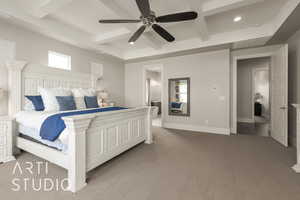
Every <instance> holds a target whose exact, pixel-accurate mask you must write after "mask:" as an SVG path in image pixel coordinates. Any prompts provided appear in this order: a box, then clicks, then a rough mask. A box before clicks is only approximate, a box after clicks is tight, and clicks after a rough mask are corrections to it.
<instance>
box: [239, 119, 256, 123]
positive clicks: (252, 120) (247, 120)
mask: <svg viewBox="0 0 300 200" xmlns="http://www.w3.org/2000/svg"><path fill="white" fill-rule="evenodd" d="M237 121H238V122H242V123H254V122H255V121H254V119H250V118H238V120H237Z"/></svg>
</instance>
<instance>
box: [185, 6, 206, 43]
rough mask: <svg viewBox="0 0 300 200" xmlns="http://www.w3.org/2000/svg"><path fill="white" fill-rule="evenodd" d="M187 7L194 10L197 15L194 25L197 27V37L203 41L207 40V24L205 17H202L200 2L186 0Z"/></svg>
mask: <svg viewBox="0 0 300 200" xmlns="http://www.w3.org/2000/svg"><path fill="white" fill-rule="evenodd" d="M188 3H189V6H190V7H191V9H193V10H195V11H196V12H197V13H198V18H197V19H196V20H195V24H196V26H197V30H198V32H199V35H200V37H201V39H202V40H203V41H206V40H208V39H209V32H208V28H207V23H206V20H205V17H204V15H203V11H202V8H201V5H202V4H203V3H202V0H200V1H199V0H188Z"/></svg>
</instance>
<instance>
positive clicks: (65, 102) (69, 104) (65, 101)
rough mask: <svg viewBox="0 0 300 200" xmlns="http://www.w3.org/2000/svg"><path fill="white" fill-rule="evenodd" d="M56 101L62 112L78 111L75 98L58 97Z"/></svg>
mask: <svg viewBox="0 0 300 200" xmlns="http://www.w3.org/2000/svg"><path fill="white" fill-rule="evenodd" d="M56 99H57V102H58V105H59V110H60V111H66V110H76V104H75V100H74V97H73V96H57V97H56Z"/></svg>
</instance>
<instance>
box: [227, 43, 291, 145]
mask: <svg viewBox="0 0 300 200" xmlns="http://www.w3.org/2000/svg"><path fill="white" fill-rule="evenodd" d="M262 57H263V58H264V57H270V60H271V61H270V70H269V76H270V83H271V84H270V86H271V87H270V109H269V110H270V136H271V137H272V138H273V139H274V140H276V141H277V142H279V143H280V144H282V145H284V146H286V147H287V146H288V45H287V44H284V45H276V46H267V47H259V48H254V49H246V50H241V51H239V52H233V53H232V98H231V100H232V107H231V109H232V110H231V133H232V134H237V121H238V120H237V117H238V115H237V68H238V67H237V65H238V61H239V60H245V59H251V58H262Z"/></svg>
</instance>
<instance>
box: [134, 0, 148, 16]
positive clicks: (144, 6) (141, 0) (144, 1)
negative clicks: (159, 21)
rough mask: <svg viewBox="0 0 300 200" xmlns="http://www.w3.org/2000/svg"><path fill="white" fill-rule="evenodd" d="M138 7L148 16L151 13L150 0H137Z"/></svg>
mask: <svg viewBox="0 0 300 200" xmlns="http://www.w3.org/2000/svg"><path fill="white" fill-rule="evenodd" d="M135 1H136V4H137V6H138V8H139V9H140V11H141V13H142V15H143V16H144V17H147V16H149V15H150V13H151V9H150V4H149V0H135Z"/></svg>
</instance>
